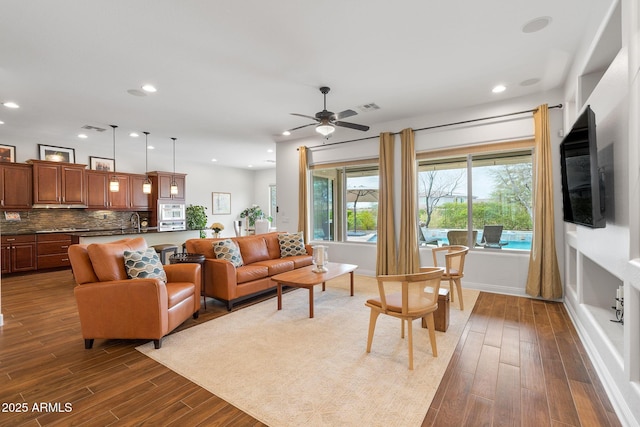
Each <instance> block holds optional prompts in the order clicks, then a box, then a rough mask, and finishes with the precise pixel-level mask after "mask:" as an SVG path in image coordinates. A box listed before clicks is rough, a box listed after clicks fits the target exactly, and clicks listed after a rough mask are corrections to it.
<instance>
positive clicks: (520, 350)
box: [0, 270, 620, 427]
mask: <svg viewBox="0 0 640 427" xmlns="http://www.w3.org/2000/svg"><path fill="white" fill-rule="evenodd" d="M73 287H74V281H73V277H72V275H71V272H70V271H69V270H65V271H56V272H50V273H38V274H31V275H21V276H14V277H3V278H2V312H3V314H4V326H2V327H0V404H2V405H3V406H2V408H1V409H2V410H3V411H2V412H0V426H18V425H24V426H40V425H62V426H70V425H93V426H106V425H127V426H128V425H171V426H174V425H175V426H181V427H182V426H196V425H203V426H216V425H217V426H243V427H244V426H262V425H264V424H262V423H261V422H259V421H257V420H255V419H254V418H252V417H251V416H249V415H247V414H245V413H244V412H242V411H241V410H239V409H237V408H235V407H234V406H232V405H231V404H229V403H227V402H225V401H224V400H222V399H220V398H218V397H216V396H215V395H213V394H211V393H210V392H208V391H206V390H204V389H203V388H201V387H200V386H198V385H196V384H194V383H192V382H190V381H188V380H186V379H185V378H183V377H181V376H180V375H178V374H176V373H175V372H173V371H171V370H169V369H168V368H166V367H164V366H163V365H161V364H159V363H157V362H155V361H153V360H152V359H150V358H148V357H146V356H144V355H143V354H141V353H139V352H138V351H136V350H135V347H136V346H138V345H140V344H142V343H143V341H124V340H108V341H106V340H96V342H95V344H94V348H93V349H91V350H85V349H84V342H83V339H82V336H81V334H80V323H79V319H78V316H77V310H76V305H75V299H74V297H73ZM268 297H269V298H273V295H269V296H268ZM253 302H255V301H253ZM251 303H252V302H251V301H250V302H248V303H247V304H251ZM274 304H275V302H274ZM245 305H246V304H245ZM238 309H240V310H241V309H242V306H239V307H238ZM451 309H452V310H457V302H456V303H454V304H452V308H451ZM467 309H468V310H469V309H471V308H467ZM226 313H227V311H226V308H225V306H224V305H223V304H221V303H217V302H216V301H215V300H212V299H208V300H207V309H206V311H205V310H204V309H202V310H201V312H200V317H199V318H198V319H197V320H193V319H189V320H187V321H186V322H185V324H183V325H182V326H181V327H180V328H179V330H180V329H184V328H188V327H191V326H193V325H195V324H198V323H202V322H206V321H208V320H211V319H213V318H216V317H219V316H223V315H225V314H226ZM366 333H367V331H366V330H363V331H362V334H363V335H362V340H363V348H364V344H365V343H366ZM41 402H44V403H46V404H49V408H48V409H49V410H48V411H47V410H46V409H47V408H42V411H41V412H37V411H33V405H34V404H40V403H41ZM24 403H26V404H27V406H28V409H27V411H26V412H16V410H17V408H20V407H21V405H23V404H24ZM56 403H58V404H59V405H60V406H59V407H58V408H57V407H56ZM65 403H70V404H71V406H72V410H71V411H69V412H64V410H65V406H64V404H65ZM12 404H13V406H11V405H12ZM52 409H53V410H57V411H54V412H51V410H52ZM427 410H428V412H427ZM6 411H10V412H6ZM425 412H426V413H427V415H426V417H425V420H424V423H423V425H425V426H431V425H433V426H447V425H450V426H461V425H468V426H472V425H493V426H500V425H504V426H527V425H531V426H536V427H539V426H546V425H549V426H581V425H582V426H618V425H620V423H619V421H618V419H617V417H616V415H615V413H614V411H613V409H612V407H611V405H610V403H609V400H608V399H607V396H606V394H605V392H604V390H603V388H602V386H601V384H600V381H599V380H598V378H597V377H596V375H595V372H594V369H593V366H592V365H591V363H590V361H589V359H588V357H587V356H586V353H585V350H584V348H583V346H582V344H581V343H580V341H579V339H578V337H577V334H576V331H575V330H574V328H573V326H572V324H571V322H570V320H569V319H568V316H567V314H566V311H565V309H564V306H563V305H562V304H557V303H547V302H542V301H536V300H532V299H527V298H519V297H512V296H504V295H497V294H490V293H484V292H483V293H481V294H480V297H479V299H478V302H477V303H476V306H475V308H473V312H472V315H471V318H470V320H469V322H468V324H467V326H466V328H465V330H464V333H463V335H462V337H461V340H460V342H459V344H458V346H457V348H456V351H455V354H454V356H453V358H452V360H451V362H450V364H449V367H448V369H447V371H446V373H445V375H444V378H443V380H442V382H441V384H440V387H439V388H438V391H437V393H436V396H435V398H434V400H433V402H432V404H431V407H430V408H425Z"/></svg>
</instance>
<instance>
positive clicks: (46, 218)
mask: <svg viewBox="0 0 640 427" xmlns="http://www.w3.org/2000/svg"><path fill="white" fill-rule="evenodd" d="M18 213H19V214H20V220H19V221H9V220H7V219H6V216H5V214H4V213H0V230H1V232H2V234H10V233H28V232H36V231H39V230H50V229H54V228H88V229H90V230H111V229H119V228H123V227H124V228H130V227H131V221H130V218H131V214H132V213H133V212H121V211H108V210H99V211H93V210H85V209H33V210H30V211H20V212H18ZM138 213H139V214H140V218H148V217H149V215H150V213H149V212H142V211H141V212H138Z"/></svg>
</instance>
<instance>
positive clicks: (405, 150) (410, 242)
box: [397, 128, 420, 274]
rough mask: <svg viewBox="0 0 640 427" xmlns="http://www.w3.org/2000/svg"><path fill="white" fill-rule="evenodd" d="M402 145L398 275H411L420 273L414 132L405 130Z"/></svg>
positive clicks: (408, 129)
mask: <svg viewBox="0 0 640 427" xmlns="http://www.w3.org/2000/svg"><path fill="white" fill-rule="evenodd" d="M400 138H401V143H402V154H401V157H402V159H401V162H402V169H401V174H402V182H401V184H402V190H401V195H402V196H401V197H402V199H401V209H400V212H401V214H400V215H401V216H400V246H399V252H400V253H399V259H398V272H397V274H411V273H417V272H419V271H420V253H419V252H418V228H417V227H418V201H417V198H418V192H417V188H416V180H417V176H416V174H417V166H416V150H415V139H414V131H413V129H411V128H407V129H404V130H403V131H402V132H401V134H400Z"/></svg>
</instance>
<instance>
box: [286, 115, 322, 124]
mask: <svg viewBox="0 0 640 427" xmlns="http://www.w3.org/2000/svg"><path fill="white" fill-rule="evenodd" d="M291 115H292V116H299V117H304V118H307V119H311V120H315V121H316V122H317V121H319V120H318V119H316V118H315V117H313V116H307V115H306V114H298V113H291Z"/></svg>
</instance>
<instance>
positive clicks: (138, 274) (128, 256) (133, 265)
mask: <svg viewBox="0 0 640 427" xmlns="http://www.w3.org/2000/svg"><path fill="white" fill-rule="evenodd" d="M124 268H125V270H126V271H127V276H128V277H129V278H130V279H160V280H162V281H163V282H165V283H166V282H167V274H166V273H165V272H164V268H163V267H162V263H161V262H160V258H159V257H158V254H157V253H156V251H155V249H153V248H147V249H146V250H144V251H127V250H125V251H124Z"/></svg>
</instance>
